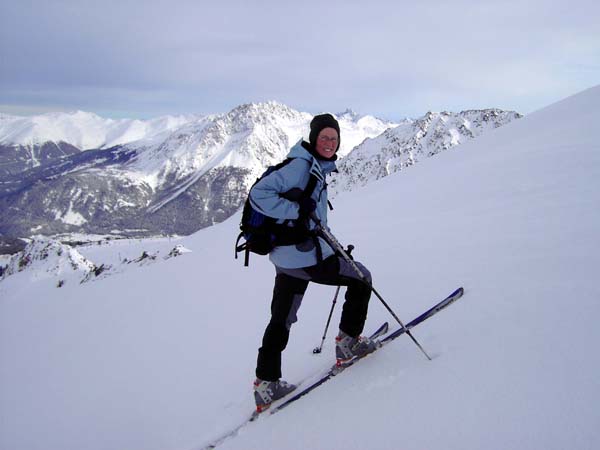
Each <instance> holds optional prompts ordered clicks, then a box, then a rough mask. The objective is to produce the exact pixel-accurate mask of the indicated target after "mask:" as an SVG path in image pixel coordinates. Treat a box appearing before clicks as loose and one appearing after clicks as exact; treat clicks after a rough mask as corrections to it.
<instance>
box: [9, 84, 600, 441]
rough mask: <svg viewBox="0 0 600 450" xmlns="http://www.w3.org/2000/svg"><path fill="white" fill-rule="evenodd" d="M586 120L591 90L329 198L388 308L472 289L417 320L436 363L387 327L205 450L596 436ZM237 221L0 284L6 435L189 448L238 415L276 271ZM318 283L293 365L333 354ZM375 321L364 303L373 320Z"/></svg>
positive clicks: (596, 192)
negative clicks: (367, 350) (148, 257)
mask: <svg viewBox="0 0 600 450" xmlns="http://www.w3.org/2000/svg"><path fill="white" fill-rule="evenodd" d="M599 121H600V87H596V88H593V89H590V90H588V91H585V92H583V93H580V94H578V95H576V96H573V97H571V98H568V99H565V100H563V101H561V102H558V103H556V104H554V105H551V106H549V107H547V108H545V109H543V110H540V111H538V112H536V113H533V114H531V115H529V116H527V117H525V118H523V119H521V120H519V121H515V122H512V123H511V124H509V125H506V126H504V127H502V128H499V129H497V130H495V131H492V132H490V133H489V134H486V135H484V136H482V137H480V138H478V139H476V140H474V141H471V142H469V143H466V144H463V145H462V146H461V147H460V150H457V151H453V152H447V153H441V154H439V155H437V156H436V157H435V158H430V159H427V160H425V161H422V162H421V163H420V164H418V165H416V166H414V167H411V168H409V169H407V170H405V171H403V172H401V173H398V174H394V175H390V176H389V177H386V178H384V179H382V180H380V181H377V182H375V183H373V184H371V185H369V186H367V187H365V188H363V189H359V190H356V191H353V192H352V193H351V194H346V195H343V194H342V195H339V196H338V197H337V199H336V204H335V210H334V211H333V212H332V213H331V215H330V222H331V223H330V224H331V228H332V230H333V231H334V232H335V234H336V236H337V237H338V238H339V239H340V240H341V241H342V242H344V243H353V244H354V245H355V246H356V250H355V256H356V258H357V259H359V260H361V261H362V262H364V263H365V264H366V265H367V266H368V267H369V268H370V269H371V271H372V273H373V275H374V283H375V285H376V287H377V289H378V291H379V292H380V293H381V294H382V295H383V296H384V297H385V298H386V300H387V301H388V303H389V304H390V305H391V306H392V307H393V308H394V309H395V310H396V312H397V314H398V315H399V316H400V317H401V318H403V319H404V320H406V321H408V320H410V319H411V318H413V317H415V316H416V315H418V314H419V313H420V312H422V311H423V310H425V309H426V308H428V307H430V306H431V305H432V304H433V303H434V302H436V301H437V300H439V299H441V298H442V297H444V296H445V295H446V294H448V293H449V292H451V291H452V290H453V289H454V288H456V287H458V286H459V285H463V286H464V287H465V290H466V294H465V296H464V297H463V298H462V299H460V300H459V301H458V302H457V303H456V304H454V305H452V306H450V307H449V308H448V309H447V310H445V311H443V312H442V313H440V314H439V315H438V316H436V317H434V318H432V319H430V320H429V321H427V322H425V323H424V324H422V325H421V326H420V327H418V328H416V329H414V334H415V337H416V338H417V339H419V341H420V342H421V344H422V345H423V347H424V348H425V349H426V350H427V351H428V352H429V353H430V354H431V355H432V356H433V361H431V362H429V361H427V360H426V359H425V358H424V357H423V355H422V354H421V353H420V352H419V351H418V350H417V349H416V347H415V346H414V344H413V343H412V342H411V341H410V340H409V339H407V338H401V339H399V340H397V341H395V342H394V343H393V344H391V345H390V346H388V347H386V348H384V349H383V350H382V351H380V352H377V353H376V354H374V355H372V356H370V357H368V358H366V359H365V360H363V361H361V362H360V363H359V364H357V365H356V366H354V367H353V368H352V369H350V370H348V371H346V372H344V373H342V374H340V375H339V376H338V377H336V378H334V379H333V380H331V381H330V382H328V383H326V384H325V385H323V386H321V387H320V388H318V389H317V390H315V391H314V392H313V393H311V394H310V395H309V396H307V397H306V398H304V399H302V400H300V401H298V402H297V403H295V404H294V405H292V406H290V407H289V408H287V409H286V410H284V411H282V412H280V413H278V414H276V415H273V416H265V417H263V418H261V419H260V420H259V421H257V422H255V423H253V424H250V425H249V426H247V427H245V428H244V429H243V430H242V431H241V432H240V433H239V435H238V436H236V437H235V438H233V439H231V440H229V441H227V442H225V443H224V444H223V445H222V446H221V447H220V448H223V449H257V448H285V449H305V448H319V449H321V448H322V449H365V448H368V449H399V448H401V449H408V450H410V449H414V450H423V449H427V450H435V449H443V450H448V449H486V450H489V449H503V450H504V449H507V448H523V449H545V450H547V449H567V448H568V449H590V450H591V449H596V448H600V428H599V427H598V423H600V408H598V405H599V404H600V376H598V372H599V370H600V353H599V352H598V351H597V349H596V345H597V343H598V342H599V341H600V327H598V325H597V322H598V317H600V302H599V299H600V286H599V285H598V283H597V282H596V281H597V280H596V278H597V275H596V274H597V272H598V267H600V254H599V252H598V248H600V233H599V232H598V230H600V209H599V208H598V205H600V152H599V151H598V150H599V149H598V145H597V133H595V131H594V130H595V129H596V124H597V123H598V122H599ZM238 221H239V216H235V217H233V218H231V219H229V220H227V221H226V222H224V223H222V224H220V225H217V226H214V227H211V228H208V229H205V230H202V231H200V232H198V233H196V234H195V235H193V236H190V237H187V238H183V239H181V240H180V241H178V242H179V243H180V244H182V245H183V246H185V247H186V248H188V249H190V250H192V253H186V254H184V255H182V256H180V257H178V258H172V259H168V260H165V261H161V262H160V263H156V264H153V265H149V266H145V267H142V268H139V269H138V270H133V271H128V272H126V273H122V274H116V275H114V276H110V277H107V278H105V279H103V280H101V281H98V282H95V283H86V284H83V285H77V284H69V283H68V284H67V285H65V286H64V287H62V288H60V289H58V288H56V287H54V286H55V283H54V282H50V281H48V280H44V279H40V280H38V281H33V282H32V281H31V280H30V279H29V278H26V277H24V276H19V275H22V274H23V273H20V274H17V275H15V276H10V277H7V278H6V279H4V280H3V281H2V282H0V398H1V399H2V401H1V402H0V448H2V449H11V450H12V449H19V450H34V449H44V450H46V449H48V448H51V449H86V450H96V449H97V450H113V449H114V450H122V449H136V450H155V449H156V450H158V449H161V450H169V449H190V450H191V449H196V448H202V446H203V445H205V444H207V443H209V442H210V441H211V439H213V438H215V437H217V436H218V435H219V434H220V433H222V432H224V431H226V430H227V429H228V428H230V427H231V426H233V425H235V424H237V423H238V422H240V421H241V420H242V419H243V418H244V417H245V416H246V415H247V414H248V413H249V412H250V411H251V410H252V408H253V400H252V396H251V384H252V381H253V371H254V365H255V358H256V349H257V347H258V346H259V345H260V339H261V337H262V333H263V330H264V326H265V325H266V323H267V320H268V311H269V303H270V296H271V291H272V282H273V275H274V271H273V268H272V267H271V266H270V264H269V263H268V261H267V260H266V258H261V257H258V256H256V257H253V258H251V266H250V268H244V267H243V263H242V261H241V260H237V261H236V260H234V259H233V257H232V250H233V240H234V237H235V235H236V231H237V224H238ZM115 245H116V244H115ZM123 245H124V244H123V243H122V242H121V243H119V244H118V246H119V247H118V249H117V247H116V246H115V247H113V246H112V245H106V246H103V247H102V248H98V249H95V250H94V251H95V252H96V254H95V256H94V258H100V257H101V254H100V253H101V252H102V251H106V252H109V253H110V252H112V253H114V252H117V251H123ZM129 245H130V246H131V250H130V253H132V254H133V253H135V254H137V253H139V252H140V251H141V250H143V249H144V246H145V245H146V244H145V243H144V242H137V241H136V242H132V243H130V244H129ZM333 293H334V288H331V287H322V286H316V285H311V286H310V287H309V289H308V291H307V293H306V296H305V300H304V304H303V305H302V308H301V309H300V312H299V322H298V323H297V324H295V325H294V328H293V329H292V335H291V339H290V343H289V346H288V349H287V350H286V352H285V353H284V376H285V377H286V379H288V380H289V381H292V382H296V381H299V380H303V379H307V378H310V377H314V376H316V375H318V374H319V373H320V372H321V371H323V370H324V369H326V368H327V367H328V366H329V365H330V364H331V363H332V361H333V358H334V356H333V351H334V350H333V345H332V334H333V331H334V330H330V335H329V337H328V341H327V342H326V344H325V347H324V350H323V353H322V354H320V355H318V356H315V355H313V354H312V352H311V350H312V348H313V347H314V346H315V345H317V344H318V343H319V341H320V338H321V335H322V332H323V327H324V324H325V320H326V317H327V313H328V310H329V307H330V305H331V299H332V297H333ZM340 310H341V308H340V307H339V305H338V308H337V310H336V312H335V317H334V319H333V322H332V323H333V324H335V323H336V322H337V320H339V313H340ZM390 319H391V318H390V317H389V315H388V314H387V312H386V311H385V310H384V308H383V307H382V306H381V305H380V304H379V302H378V301H377V299H376V298H373V299H372V302H371V306H370V311H369V319H368V321H367V330H371V329H374V328H375V327H377V326H378V325H379V324H380V323H381V322H382V321H383V320H390ZM332 328H333V329H335V326H334V327H332Z"/></svg>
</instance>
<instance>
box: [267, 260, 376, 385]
mask: <svg viewBox="0 0 600 450" xmlns="http://www.w3.org/2000/svg"><path fill="white" fill-rule="evenodd" d="M356 264H357V265H358V267H359V268H360V269H361V271H362V273H363V274H364V275H365V276H366V277H367V279H368V281H369V282H371V274H370V272H369V271H368V270H367V268H366V267H365V266H363V265H362V264H361V263H359V262H356ZM276 270H277V275H276V276H275V287H274V288H273V300H272V302H271V320H270V322H269V324H268V325H267V328H266V330H265V334H264V336H263V340H262V347H260V348H259V349H258V360H257V364H256V377H257V378H260V379H261V380H268V381H275V380H278V379H279V378H281V352H282V351H283V350H284V349H285V347H286V346H287V343H288V339H289V335H290V328H291V326H292V324H293V323H294V322H296V320H297V317H296V313H297V312H298V309H299V308H300V304H301V303H302V298H303V296H304V292H305V291H306V288H307V286H308V283H309V281H312V282H314V283H318V284H326V285H331V286H346V287H347V289H346V296H345V302H344V306H343V309H342V317H341V320H340V330H342V331H343V332H345V333H346V334H348V335H350V336H353V337H356V336H359V335H360V333H361V332H362V331H363V328H364V325H365V320H366V319H367V310H368V307H369V299H370V298H371V288H370V286H369V285H368V284H366V283H365V282H363V281H362V280H361V279H360V278H359V277H358V275H357V274H356V272H355V271H354V270H353V269H352V267H351V266H350V264H349V263H348V262H347V261H345V260H344V259H343V258H341V257H338V256H331V257H329V258H327V259H325V260H324V261H323V262H322V263H321V264H318V265H316V266H311V267H304V268H301V269H283V268H280V267H277V268H276Z"/></svg>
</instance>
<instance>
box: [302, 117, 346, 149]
mask: <svg viewBox="0 0 600 450" xmlns="http://www.w3.org/2000/svg"><path fill="white" fill-rule="evenodd" d="M323 128H333V129H334V130H335V131H337V134H338V145H337V148H336V149H335V150H336V151H338V150H339V148H340V140H341V137H340V124H339V123H338V121H337V120H335V117H333V116H332V115H331V114H319V115H317V116H315V117H313V120H311V122H310V135H309V137H308V140H309V141H310V145H311V147H312V148H313V149H315V148H317V137H318V136H319V133H320V132H321V130H322V129H323Z"/></svg>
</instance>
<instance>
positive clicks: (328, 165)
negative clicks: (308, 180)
mask: <svg viewBox="0 0 600 450" xmlns="http://www.w3.org/2000/svg"><path fill="white" fill-rule="evenodd" d="M303 144H306V147H309V148H310V144H309V143H308V142H304V141H303V140H302V139H300V140H299V141H298V142H296V144H295V145H294V146H293V147H292V148H291V149H290V152H289V153H288V155H287V157H288V158H302V159H305V160H306V161H308V162H310V163H311V165H312V164H313V162H316V163H317V164H319V166H320V167H321V171H322V172H323V173H324V174H325V175H327V174H329V173H331V172H333V171H335V170H337V167H336V165H335V162H333V161H327V160H325V159H320V158H316V157H315V156H314V155H313V154H312V153H311V152H309V151H308V150H307V149H306V147H305V146H304V145H303Z"/></svg>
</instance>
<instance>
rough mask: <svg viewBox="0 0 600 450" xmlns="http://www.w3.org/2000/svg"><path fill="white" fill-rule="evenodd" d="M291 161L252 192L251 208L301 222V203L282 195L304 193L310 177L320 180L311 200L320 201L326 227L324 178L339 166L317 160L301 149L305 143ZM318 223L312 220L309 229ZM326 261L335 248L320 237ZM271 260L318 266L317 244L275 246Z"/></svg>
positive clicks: (296, 148)
mask: <svg viewBox="0 0 600 450" xmlns="http://www.w3.org/2000/svg"><path fill="white" fill-rule="evenodd" d="M287 157H288V158H293V159H292V161H291V162H290V163H288V164H286V165H285V166H283V167H282V168H281V169H279V170H275V171H273V172H272V173H270V174H269V175H267V176H266V177H264V178H263V179H262V180H260V181H259V182H258V183H256V184H255V185H254V187H253V188H252V189H251V190H250V202H251V204H252V206H253V207H254V208H255V209H256V210H257V211H260V212H261V213H263V214H264V215H266V216H269V217H274V218H276V219H279V220H278V223H283V222H284V221H285V220H286V219H298V215H299V214H298V210H299V206H298V203H296V202H292V201H290V200H286V199H285V198H283V197H281V196H280V195H279V194H281V193H284V192H287V191H289V190H290V189H293V188H299V189H301V190H304V189H305V188H306V185H307V184H308V180H309V178H310V174H311V173H312V174H314V175H315V176H316V178H317V180H318V181H317V185H316V187H315V190H314V191H313V193H312V198H313V199H314V200H315V201H316V202H317V209H316V211H315V212H316V214H317V217H318V218H319V220H320V221H321V224H322V225H323V226H324V227H327V189H326V187H327V184H326V183H325V176H326V175H327V174H329V173H331V172H333V171H334V170H335V169H336V167H335V163H334V162H333V161H325V160H321V159H317V158H315V157H314V156H313V155H312V154H310V153H309V151H308V150H306V149H305V148H304V147H303V146H302V140H300V141H299V142H298V143H296V145H294V146H293V147H292V149H291V150H290V152H289V153H288V156H287ZM314 226H315V224H314V223H313V222H312V221H310V228H311V229H313V228H314ZM319 244H320V246H321V252H322V256H323V259H325V258H327V257H328V256H331V255H333V254H334V253H335V252H334V251H333V249H332V248H331V247H330V246H329V245H328V244H327V243H326V242H325V241H324V240H323V239H321V238H319ZM269 260H270V261H271V262H272V263H273V264H275V265H276V266H278V267H283V268H285V269H297V268H299V267H309V266H314V265H315V264H317V252H316V249H315V245H314V241H313V240H308V241H306V242H303V243H301V244H297V245H284V246H279V247H275V248H274V249H273V251H272V252H271V253H270V254H269Z"/></svg>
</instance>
